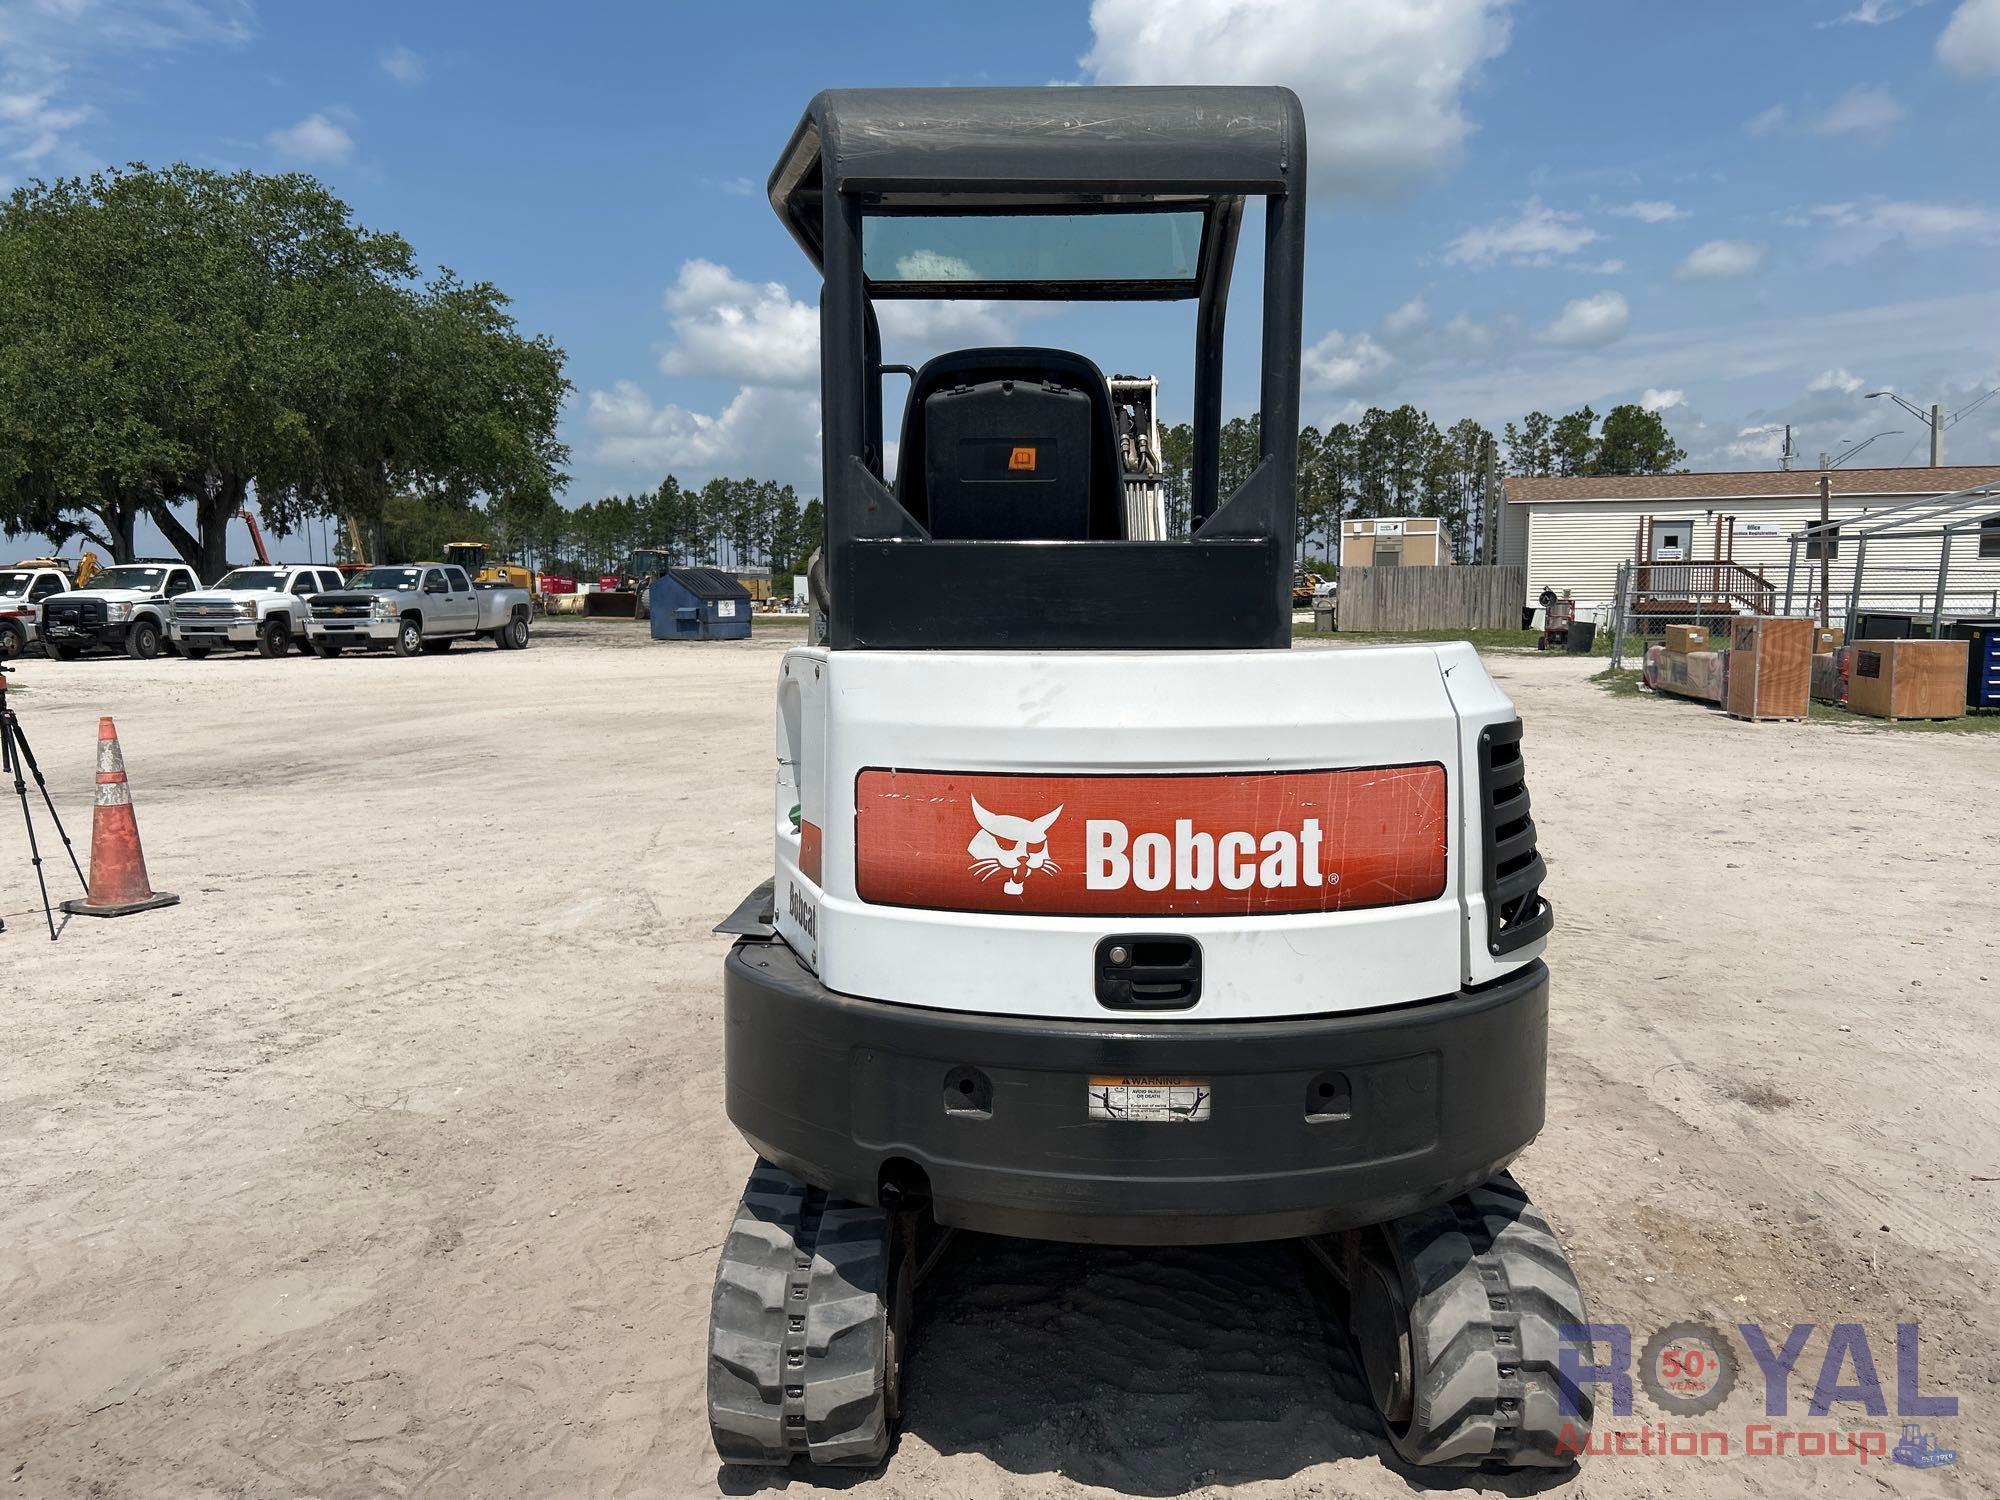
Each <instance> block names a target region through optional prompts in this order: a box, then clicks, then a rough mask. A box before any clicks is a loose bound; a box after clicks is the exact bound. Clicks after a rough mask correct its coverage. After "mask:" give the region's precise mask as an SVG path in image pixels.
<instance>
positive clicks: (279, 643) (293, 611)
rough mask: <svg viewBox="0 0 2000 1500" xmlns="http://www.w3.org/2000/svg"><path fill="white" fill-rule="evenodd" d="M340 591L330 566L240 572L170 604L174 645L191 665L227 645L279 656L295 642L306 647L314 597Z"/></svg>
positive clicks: (277, 566)
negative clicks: (311, 601)
mask: <svg viewBox="0 0 2000 1500" xmlns="http://www.w3.org/2000/svg"><path fill="white" fill-rule="evenodd" d="M343 587H345V584H344V582H343V580H342V579H341V576H340V570H339V569H338V568H335V567H332V566H330V565H305V564H285V563H274V564H272V565H270V566H269V567H265V566H261V565H260V566H258V567H254V568H238V569H236V570H235V571H234V572H233V573H225V574H224V575H223V576H222V578H221V579H219V580H218V581H217V582H216V585H215V587H214V588H211V589H202V590H200V591H198V592H196V593H192V594H183V595H181V596H180V598H178V599H176V600H175V601H174V617H173V623H172V625H171V627H170V628H171V630H172V631H173V640H174V645H176V646H177V647H179V648H180V653H181V655H182V656H185V657H189V658H191V659H193V660H195V661H200V660H201V659H202V658H203V657H204V656H207V655H208V653H209V652H211V651H215V650H218V649H220V648H222V647H225V646H231V647H235V648H237V649H239V650H243V651H249V650H255V651H256V652H257V653H258V654H259V655H261V656H283V655H284V654H285V653H286V652H287V651H289V650H291V648H292V644H293V642H297V643H298V644H299V645H300V646H304V644H305V640H306V624H307V622H308V621H309V620H311V618H312V606H311V604H310V602H309V601H310V600H311V599H312V597H313V595H315V594H325V593H331V592H332V591H334V590H336V589H339V588H343Z"/></svg>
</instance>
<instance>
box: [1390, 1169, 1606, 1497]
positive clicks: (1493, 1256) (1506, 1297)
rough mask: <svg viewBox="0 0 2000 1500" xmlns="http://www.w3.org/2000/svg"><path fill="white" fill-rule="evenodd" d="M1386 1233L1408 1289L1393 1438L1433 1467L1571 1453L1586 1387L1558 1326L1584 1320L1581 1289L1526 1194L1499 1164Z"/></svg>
mask: <svg viewBox="0 0 2000 1500" xmlns="http://www.w3.org/2000/svg"><path fill="white" fill-rule="evenodd" d="M1383 1233H1384V1234H1385V1235H1387V1236H1388V1238H1389V1240H1390V1247H1391V1251H1392V1253H1393V1254H1394V1255H1395V1257H1396V1259H1397V1260H1398V1262H1399V1263H1400V1265H1401V1267H1402V1269H1403V1272H1404V1279H1405V1288H1406V1295H1408V1296H1410V1297H1411V1299H1412V1300H1411V1306H1410V1359H1411V1365H1412V1368H1413V1372H1414V1376H1415V1386H1416V1389H1415V1392H1414V1403H1413V1407H1412V1411H1411V1417H1410V1421H1409V1423H1408V1425H1407V1426H1406V1428H1405V1429H1404V1430H1403V1431H1402V1432H1400V1433H1399V1432H1396V1431H1394V1430H1393V1429H1392V1431H1391V1433H1390V1436H1391V1439H1392V1440H1393V1441H1394V1442H1395V1445H1396V1448H1397V1450H1398V1451H1399V1452H1400V1453H1401V1454H1402V1455H1403V1457H1404V1458H1405V1459H1407V1460H1409V1461H1410V1462H1411V1463H1416V1464H1424V1465H1429V1466H1439V1467H1458V1468H1463V1467H1474V1466H1478V1465H1482V1464H1494V1465H1503V1466H1507V1467H1515V1468H1561V1467H1567V1466H1569V1465H1571V1464H1574V1463H1575V1462H1576V1461H1577V1456H1578V1454H1577V1451H1576V1449H1577V1448H1579V1447H1580V1445H1581V1440H1582V1439H1583V1438H1585V1437H1587V1436H1588V1435H1589V1433H1590V1422H1591V1397H1590V1392H1589V1391H1588V1390H1585V1389H1581V1388H1579V1387H1578V1386H1577V1385H1576V1384H1575V1383H1574V1382H1573V1381H1569V1380H1566V1379H1565V1378H1564V1377H1563V1374H1562V1370H1561V1365H1560V1363H1559V1353H1560V1350H1561V1347H1562V1341H1561V1336H1560V1330H1561V1328H1562V1326H1563V1325H1564V1324H1580V1323H1583V1322H1585V1321H1587V1320H1586V1318H1585V1315H1584V1308H1583V1293H1582V1291H1581V1290H1580V1289H1579V1288H1578V1286H1577V1284H1576V1276H1575V1274H1574V1273H1573V1272H1572V1271H1571V1270H1570V1267H1569V1261H1568V1258H1567V1257H1565V1256H1564V1254H1563V1252H1562V1247H1561V1245H1560V1244H1558V1243H1557V1241H1556V1237H1555V1232H1554V1231H1553V1230H1552V1229H1550V1227H1549V1222H1548V1220H1547V1219H1545V1218H1543V1217H1542V1215H1541V1213H1540V1211H1539V1210H1537V1209H1536V1208H1535V1207H1534V1205H1533V1204H1531V1203H1530V1202H1529V1201H1528V1196H1527V1194H1526V1193H1524V1192H1522V1191H1521V1189H1520V1188H1519V1186H1517V1185H1516V1183H1515V1182H1514V1179H1513V1178H1512V1177H1511V1176H1508V1175H1505V1174H1502V1175H1501V1176H1499V1177H1496V1178H1494V1179H1493V1180H1492V1181H1491V1182H1488V1183H1486V1184H1485V1185H1484V1186H1482V1187H1477V1188H1474V1189H1472V1191H1470V1192H1468V1193H1462V1194H1460V1195H1459V1196H1458V1197H1457V1198H1454V1199H1452V1200H1451V1201H1450V1202H1449V1203H1446V1204H1443V1205H1441V1206H1439V1207H1437V1208H1434V1209H1431V1210H1428V1211H1427V1212H1424V1213H1420V1214H1410V1215H1408V1216H1406V1217H1404V1218H1401V1219H1397V1220H1396V1221H1394V1222H1393V1223H1391V1224H1387V1225H1384V1226H1383ZM1565 1435H1567V1437H1568V1438H1569V1440H1570V1442H1571V1444H1572V1447H1571V1448H1570V1449H1569V1450H1566V1451H1559V1444H1561V1443H1562V1442H1563V1440H1564V1438H1565Z"/></svg>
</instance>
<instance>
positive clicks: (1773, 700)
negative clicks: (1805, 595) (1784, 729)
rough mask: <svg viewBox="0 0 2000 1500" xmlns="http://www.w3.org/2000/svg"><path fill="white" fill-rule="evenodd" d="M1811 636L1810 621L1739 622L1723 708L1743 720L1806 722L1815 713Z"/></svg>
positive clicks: (1756, 618)
mask: <svg viewBox="0 0 2000 1500" xmlns="http://www.w3.org/2000/svg"><path fill="white" fill-rule="evenodd" d="M1812 632H1813V623H1812V621H1810V620H1789V619H1784V618H1782V617H1779V616H1775V615H1749V616H1746V617H1745V618H1743V619H1740V620H1738V621H1737V622H1736V634H1735V638H1734V641H1733V644H1732V646H1731V649H1730V661H1729V681H1728V686H1727V689H1726V690H1725V692H1724V695H1723V701H1722V706H1723V708H1724V709H1725V710H1726V711H1727V712H1728V713H1729V714H1730V715H1731V716H1732V717H1734V718H1738V719H1803V718H1804V717H1805V716H1806V715H1807V713H1808V712H1809V711H1810V710H1811V708H1812Z"/></svg>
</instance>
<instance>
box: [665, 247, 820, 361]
mask: <svg viewBox="0 0 2000 1500" xmlns="http://www.w3.org/2000/svg"><path fill="white" fill-rule="evenodd" d="M662 302H663V304H664V306H665V307H666V310H667V312H668V314H669V315H670V316H671V318H672V321H673V329H674V338H675V343H674V344H673V345H672V346H671V347H669V348H668V349H667V351H666V352H665V353H664V354H662V355H661V356H660V368H661V369H662V370H664V371H666V373H667V374H669V375H707V376H714V377H716V378H718V379H723V380H734V381H737V382H739V383H741V384H745V385H811V384H812V383H813V382H815V381H817V380H818V379H819V314H818V313H817V312H816V311H815V310H814V309H812V308H811V307H809V306H807V305H806V304H805V303H803V302H800V301H799V300H798V299H796V298H795V297H793V296H792V294H791V293H790V292H788V291H786V290H785V288H784V286H783V285H782V284H781V283H779V282H775V281H766V282H754V283H753V282H748V281H744V280H743V279H742V278H741V277H739V276H737V275H736V274H735V273H734V272H732V271H731V270H730V269H729V268H728V267H727V266H719V265H717V264H716V263H715V262H714V261H711V260H690V261H686V262H684V263H683V264H682V265H681V269H680V274H679V275H678V276H677V277H675V278H674V284H673V285H672V286H670V287H668V288H667V291H666V295H665V296H664V297H663V298H662Z"/></svg>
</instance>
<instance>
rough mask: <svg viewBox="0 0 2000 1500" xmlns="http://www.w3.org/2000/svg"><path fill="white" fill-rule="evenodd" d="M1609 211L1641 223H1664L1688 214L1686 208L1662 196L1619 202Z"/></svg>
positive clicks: (1682, 217)
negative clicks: (1631, 201)
mask: <svg viewBox="0 0 2000 1500" xmlns="http://www.w3.org/2000/svg"><path fill="white" fill-rule="evenodd" d="M1611 211H1612V212H1613V213H1614V214H1617V215H1618V217H1619V218H1621V219H1637V220H1638V221H1639V222H1640V223H1642V224H1665V223H1669V222H1670V221H1672V220H1674V219H1685V218H1686V217H1687V216H1688V210H1686V209H1684V208H1682V207H1680V206H1679V205H1678V204H1675V203H1669V202H1667V201H1666V200H1665V199H1664V198H1641V199H1639V200H1638V201H1637V202H1636V203H1621V204H1620V205H1619V206H1618V207H1616V208H1614V209H1612V210H1611Z"/></svg>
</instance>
